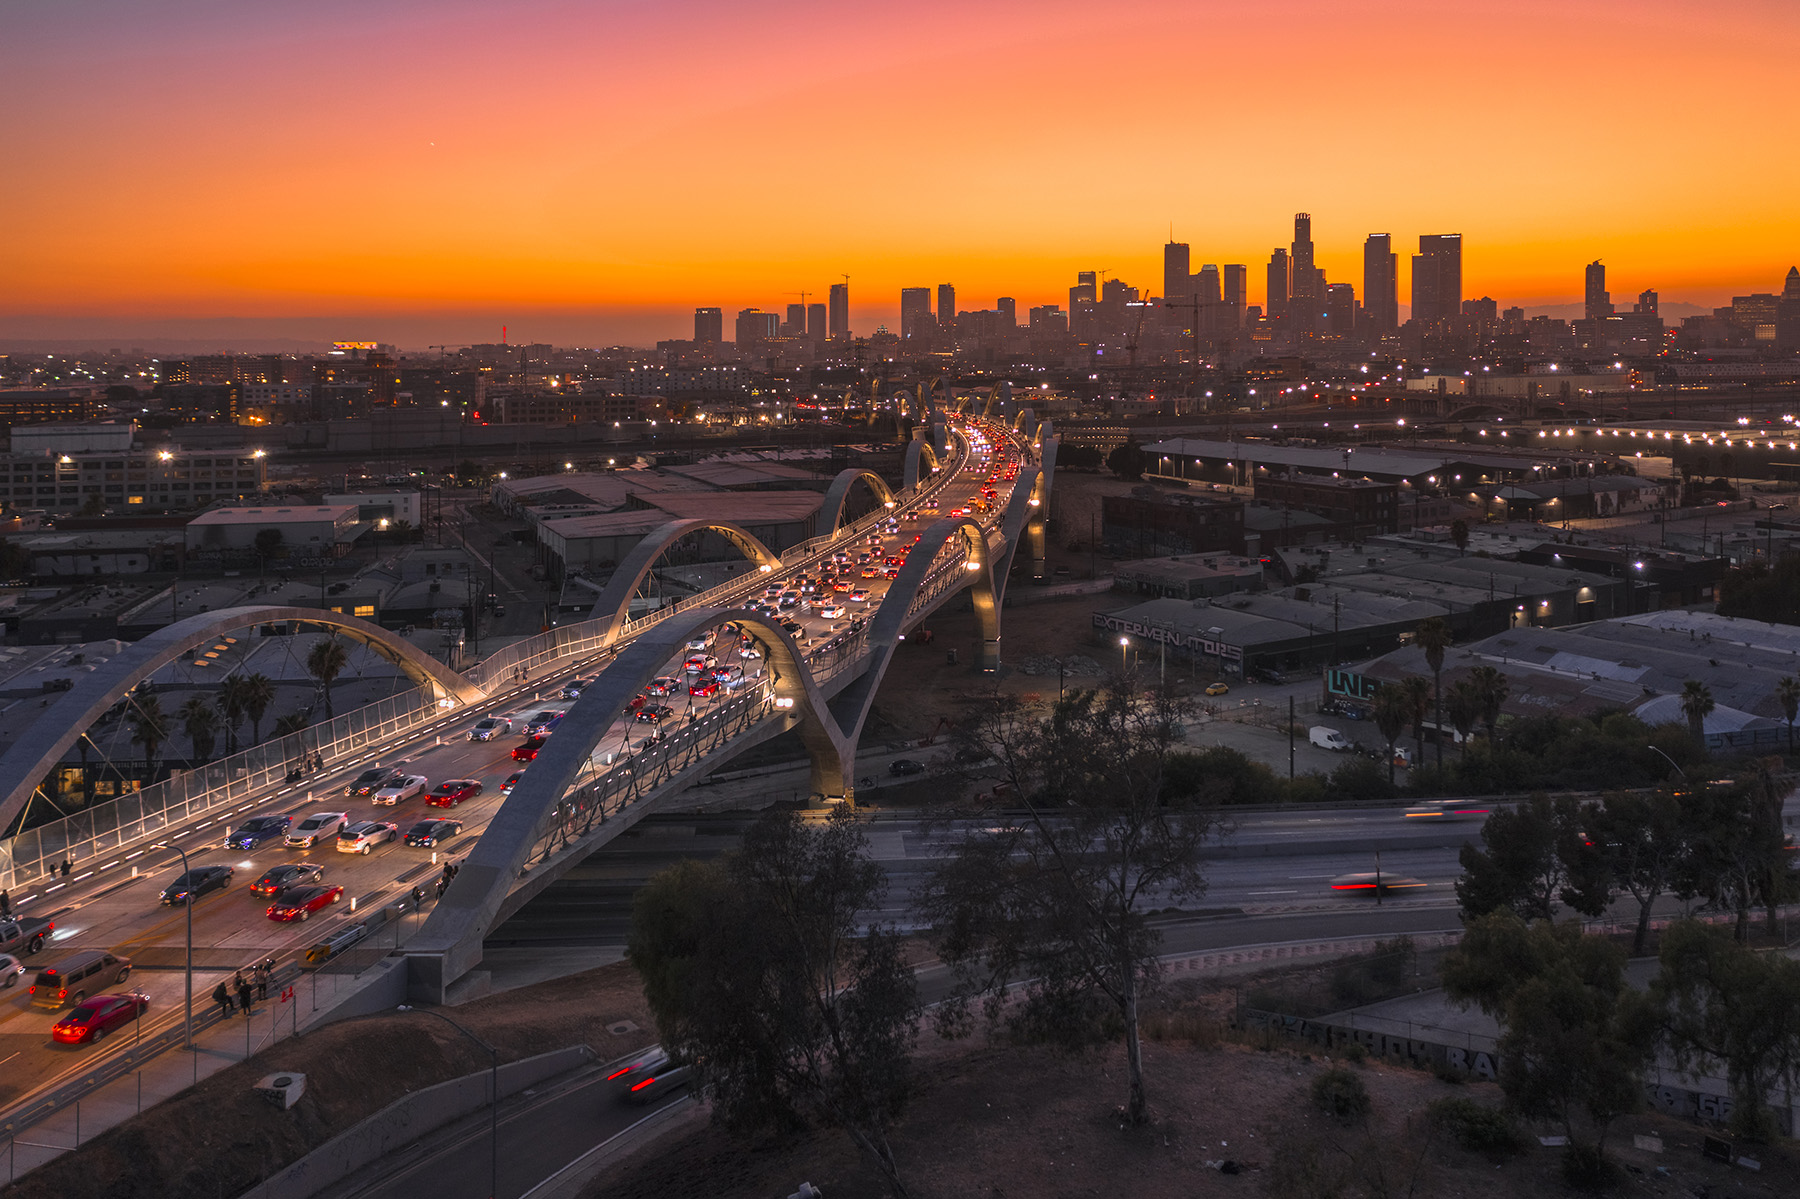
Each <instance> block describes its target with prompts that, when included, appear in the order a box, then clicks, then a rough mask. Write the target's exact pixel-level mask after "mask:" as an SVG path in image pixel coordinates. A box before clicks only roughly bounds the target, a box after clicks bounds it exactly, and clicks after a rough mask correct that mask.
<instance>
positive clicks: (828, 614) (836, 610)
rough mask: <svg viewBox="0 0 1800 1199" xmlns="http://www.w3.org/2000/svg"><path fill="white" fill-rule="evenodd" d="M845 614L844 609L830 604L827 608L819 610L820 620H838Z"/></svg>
mask: <svg viewBox="0 0 1800 1199" xmlns="http://www.w3.org/2000/svg"><path fill="white" fill-rule="evenodd" d="M843 614H844V610H843V609H842V608H840V607H838V606H837V605H836V604H828V605H827V606H825V607H823V608H820V609H819V619H821V620H836V619H837V618H838V617H840V616H842V615H843Z"/></svg>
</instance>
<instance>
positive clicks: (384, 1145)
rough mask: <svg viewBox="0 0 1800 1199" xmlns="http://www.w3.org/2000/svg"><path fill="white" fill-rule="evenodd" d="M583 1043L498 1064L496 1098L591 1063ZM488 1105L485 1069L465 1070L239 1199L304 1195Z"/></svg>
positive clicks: (333, 1141) (385, 1110)
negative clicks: (458, 1076) (497, 1094)
mask: <svg viewBox="0 0 1800 1199" xmlns="http://www.w3.org/2000/svg"><path fill="white" fill-rule="evenodd" d="M597 1060H598V1058H597V1057H596V1055H595V1053H594V1051H593V1050H592V1049H589V1048H588V1047H587V1046H586V1045H571V1046H569V1047H568V1048H566V1049H557V1050H553V1051H552V1052H550V1053H540V1054H538V1055H537V1056H536V1057H528V1058H525V1059H524V1060H522V1061H517V1062H508V1063H507V1064H505V1065H503V1066H501V1067H500V1096H501V1098H505V1097H506V1096H508V1095H516V1094H518V1093H519V1092H520V1091H523V1090H525V1089H526V1088H528V1087H533V1086H536V1085H537V1084H538V1083H540V1082H543V1081H544V1080H545V1079H547V1078H554V1077H556V1076H557V1075H558V1074H566V1073H568V1072H569V1071H570V1070H577V1069H580V1068H581V1067H583V1066H587V1065H591V1064H593V1063H594V1062H595V1061H597ZM487 1104H488V1071H486V1070H482V1071H479V1072H477V1073H475V1074H466V1075H464V1076H463V1077H461V1078H453V1079H451V1080H450V1081H449V1082H440V1083H438V1084H437V1085H436V1086H431V1087H426V1088H425V1089H424V1090H422V1091H415V1092H413V1093H412V1094H411V1095H407V1096H404V1097H402V1098H400V1099H396V1100H395V1101H394V1102H392V1103H390V1104H388V1105H387V1106H386V1107H384V1108H382V1109H381V1110H380V1111H378V1112H376V1113H375V1114H374V1115H372V1116H370V1117H369V1118H368V1119H366V1120H363V1121H362V1122H361V1123H359V1124H357V1125H356V1126H355V1127H354V1128H351V1129H349V1130H348V1131H346V1132H341V1133H339V1134H338V1135H337V1136H335V1137H332V1138H331V1139H330V1140H329V1141H326V1142H325V1143H324V1144H323V1145H320V1146H319V1147H318V1148H317V1149H314V1150H313V1151H312V1152H311V1153H309V1154H307V1155H306V1156H305V1157H303V1158H301V1159H300V1160H299V1161H297V1162H295V1163H294V1164H293V1165H291V1166H288V1167H287V1168H286V1169H284V1170H282V1171H280V1172H279V1173H277V1174H275V1175H273V1176H272V1177H270V1178H268V1179H266V1180H265V1181H263V1182H259V1183H257V1184H256V1185H255V1186H253V1187H251V1188H250V1189H249V1190H248V1191H245V1192H244V1194H243V1196H242V1199H308V1197H309V1196H311V1195H315V1194H317V1193H318V1192H319V1191H320V1190H322V1189H324V1188H325V1187H328V1186H330V1185H331V1184H333V1183H335V1182H338V1181H340V1180H342V1179H344V1178H347V1177H349V1176H350V1175H351V1174H353V1173H355V1172H356V1171H358V1170H360V1169H362V1168H363V1167H364V1166H367V1165H368V1164H369V1163H370V1162H373V1161H375V1160H377V1159H378V1158H380V1157H382V1156H384V1155H386V1154H389V1153H392V1152H394V1151H395V1150H397V1149H400V1148H402V1147H404V1146H406V1145H408V1144H411V1143H412V1142H413V1141H416V1140H418V1139H419V1138H420V1137H422V1136H424V1135H425V1134H427V1133H429V1132H432V1131H434V1130H436V1129H439V1128H442V1127H443V1126H444V1125H446V1124H449V1123H451V1122H452V1121H454V1120H460V1119H462V1118H463V1117H465V1116H470V1115H473V1114H474V1113H476V1112H478V1111H480V1110H482V1109H483V1108H484V1107H486V1106H487Z"/></svg>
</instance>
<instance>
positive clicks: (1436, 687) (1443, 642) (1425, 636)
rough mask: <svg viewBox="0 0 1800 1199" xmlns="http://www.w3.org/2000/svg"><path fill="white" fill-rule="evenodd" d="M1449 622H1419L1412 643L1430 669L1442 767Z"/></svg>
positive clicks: (1434, 719)
mask: <svg viewBox="0 0 1800 1199" xmlns="http://www.w3.org/2000/svg"><path fill="white" fill-rule="evenodd" d="M1451 639H1452V634H1451V632H1450V622H1449V621H1447V620H1445V619H1444V618H1443V617H1442V616H1433V617H1430V618H1429V619H1427V620H1421V621H1420V622H1419V627H1418V629H1417V631H1415V632H1414V633H1413V641H1414V642H1416V643H1417V644H1418V647H1419V648H1420V649H1422V650H1424V651H1425V665H1426V666H1429V667H1430V668H1431V695H1432V702H1433V703H1434V704H1435V705H1436V715H1434V716H1433V717H1432V720H1433V721H1434V722H1435V723H1436V724H1437V727H1438V732H1437V764H1438V768H1439V769H1440V770H1441V769H1443V766H1444V651H1445V650H1447V649H1449V648H1450V642H1451Z"/></svg>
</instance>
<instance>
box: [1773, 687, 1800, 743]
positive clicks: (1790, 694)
mask: <svg viewBox="0 0 1800 1199" xmlns="http://www.w3.org/2000/svg"><path fill="white" fill-rule="evenodd" d="M1775 698H1776V699H1778V700H1780V701H1781V714H1782V715H1783V716H1786V717H1787V726H1788V752H1789V753H1793V752H1794V718H1795V717H1797V716H1800V679H1796V678H1794V677H1793V676H1792V675H1789V676H1788V677H1787V678H1785V679H1782V680H1781V681H1780V682H1779V683H1776V684H1775Z"/></svg>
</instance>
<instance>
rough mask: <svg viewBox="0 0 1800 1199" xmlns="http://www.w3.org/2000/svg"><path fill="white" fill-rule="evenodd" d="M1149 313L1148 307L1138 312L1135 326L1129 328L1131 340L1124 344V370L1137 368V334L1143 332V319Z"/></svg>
mask: <svg viewBox="0 0 1800 1199" xmlns="http://www.w3.org/2000/svg"><path fill="white" fill-rule="evenodd" d="M1149 311H1150V308H1149V306H1148V305H1146V306H1145V307H1143V308H1141V309H1139V310H1138V318H1137V324H1135V325H1133V326H1132V327H1131V340H1129V341H1127V342H1126V343H1125V355H1126V360H1125V368H1126V369H1127V370H1130V369H1132V368H1134V367H1136V366H1137V352H1138V334H1140V333H1142V332H1143V331H1144V317H1145V316H1146V315H1147V314H1148V313H1149Z"/></svg>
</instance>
